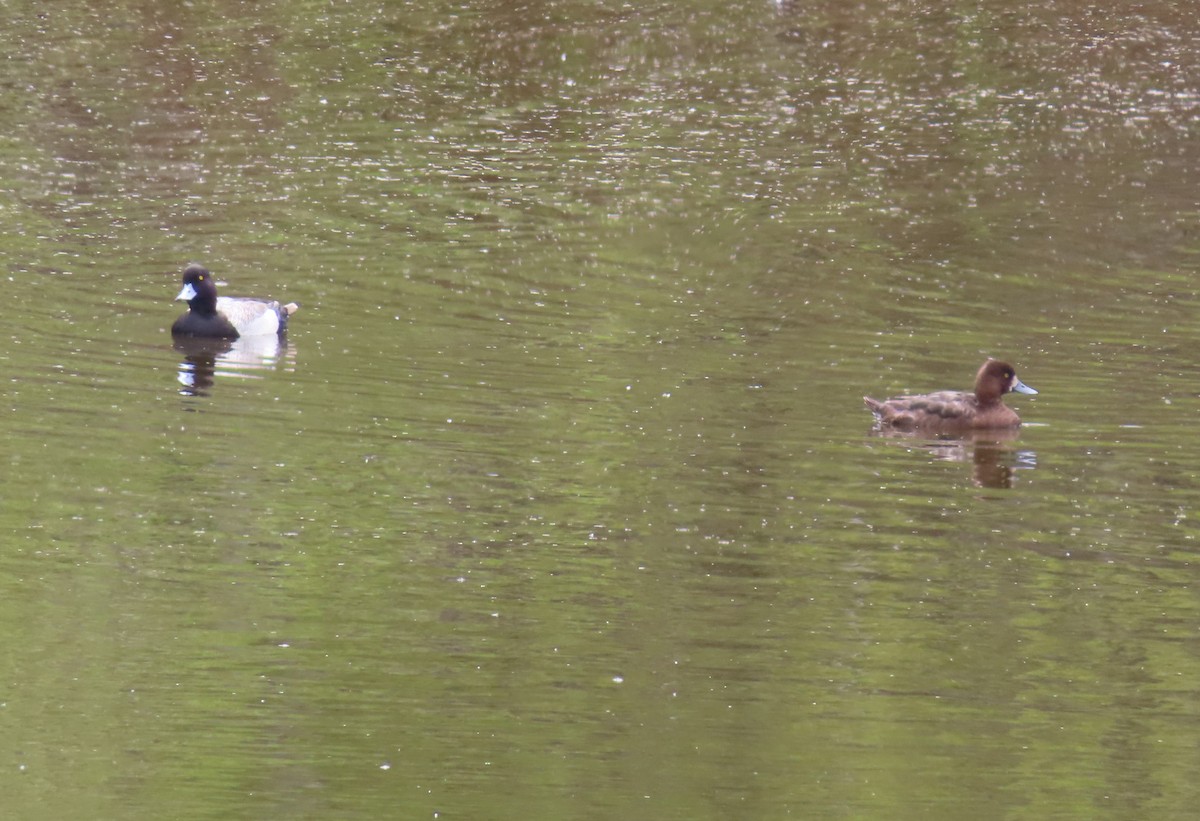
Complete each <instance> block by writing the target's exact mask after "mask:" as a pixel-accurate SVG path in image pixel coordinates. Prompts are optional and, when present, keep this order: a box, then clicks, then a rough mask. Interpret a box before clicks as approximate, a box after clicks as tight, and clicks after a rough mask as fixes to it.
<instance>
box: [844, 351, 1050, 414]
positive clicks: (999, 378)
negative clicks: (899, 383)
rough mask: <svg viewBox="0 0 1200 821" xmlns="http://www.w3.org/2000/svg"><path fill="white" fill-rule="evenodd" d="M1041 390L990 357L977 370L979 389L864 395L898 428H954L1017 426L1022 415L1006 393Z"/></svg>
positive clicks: (1005, 364)
mask: <svg viewBox="0 0 1200 821" xmlns="http://www.w3.org/2000/svg"><path fill="white" fill-rule="evenodd" d="M1010 391H1016V392H1017V393H1030V394H1033V393H1037V391H1035V390H1034V389H1033V388H1031V387H1029V386H1028V385H1026V384H1025V383H1024V382H1022V381H1021V380H1020V379H1017V372H1016V371H1015V370H1013V366H1012V365H1009V364H1008V363H1007V362H1000V361H997V360H995V359H989V360H988V361H987V362H984V363H983V366H982V367H981V368H980V369H979V372H978V373H977V374H975V392H974V393H967V392H965V391H939V392H937V393H928V394H922V395H918V396H897V397H895V398H894V399H887V400H885V401H883V402H880V401H879V400H878V399H872V398H871V397H869V396H864V397H863V401H864V402H866V403H867V407H868V408H870V409H871V412H872V413H874V414H875V418H876V419H877V420H878V421H879V424H880V425H882V426H883V427H888V428H895V429H897V430H923V431H930V432H952V431H965V430H986V429H989V428H992V429H994V428H1015V427H1017V426H1018V425H1020V424H1021V417H1019V416H1017V414H1016V412H1015V411H1014V410H1013V409H1012V408H1010V407H1008V406H1007V405H1005V404H1004V403H1003V402H1001V401H1000V397H1001V396H1003V395H1004V394H1006V393H1008V392H1010Z"/></svg>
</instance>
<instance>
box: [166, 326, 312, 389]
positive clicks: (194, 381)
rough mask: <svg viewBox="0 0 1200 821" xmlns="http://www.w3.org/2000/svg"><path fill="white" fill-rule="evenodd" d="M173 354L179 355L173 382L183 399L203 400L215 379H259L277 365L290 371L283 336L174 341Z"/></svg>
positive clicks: (179, 338) (290, 360) (292, 357)
mask: <svg viewBox="0 0 1200 821" xmlns="http://www.w3.org/2000/svg"><path fill="white" fill-rule="evenodd" d="M174 345H175V350H177V351H179V352H180V353H181V354H183V361H182V362H180V363H179V371H178V373H177V378H178V379H179V384H180V385H181V386H182V387H181V388H180V389H179V392H180V393H181V394H183V395H184V396H207V395H208V391H209V389H210V388H212V386H213V383H214V382H215V381H216V378H217V377H218V376H221V377H226V378H233V379H261V378H262V377H263V374H264V372H265V371H271V370H275V369H276V368H277V367H278V366H279V365H280V363H283V364H284V365H285V366H287V367H290V366H291V365H292V364H293V363H294V360H295V351H294V350H293V349H292V348H289V347H288V344H287V337H286V336H282V335H281V336H276V335H275V334H260V335H257V336H242V337H238V338H237V339H220V338H206V337H191V336H177V337H174Z"/></svg>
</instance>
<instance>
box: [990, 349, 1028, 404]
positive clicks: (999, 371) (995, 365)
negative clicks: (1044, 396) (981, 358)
mask: <svg viewBox="0 0 1200 821" xmlns="http://www.w3.org/2000/svg"><path fill="white" fill-rule="evenodd" d="M1010 391H1016V392H1017V393H1037V391H1035V390H1034V389H1033V388H1031V387H1029V386H1028V385H1026V384H1025V383H1024V382H1022V381H1021V380H1020V379H1017V372H1016V370H1015V369H1014V368H1013V366H1012V365H1010V364H1008V363H1007V362H1001V361H1000V360H998V359H989V360H988V361H987V362H984V363H983V365H982V366H981V367H980V368H979V373H977V374H975V398H976V399H978V400H979V404H980V405H990V404H993V403H995V402H999V401H1000V397H1001V396H1003V395H1004V394H1006V393H1009V392H1010Z"/></svg>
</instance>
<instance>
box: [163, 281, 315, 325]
mask: <svg viewBox="0 0 1200 821" xmlns="http://www.w3.org/2000/svg"><path fill="white" fill-rule="evenodd" d="M175 299H176V300H182V301H184V302H187V304H188V310H187V312H186V313H184V314H183V315H182V316H180V317H179V319H176V320H175V324H174V325H172V326H171V333H172V334H173V335H175V336H206V337H221V338H225V339H237V338H238V337H240V336H259V335H263V334H282V333H284V332H285V331H286V330H287V322H288V317H290V316H291V315H292V314H294V313H296V311H298V310H299V309H300V306H299V305H297V304H296V303H294V302H289V303H288V304H286V305H280V304H279V303H278V302H276V301H274V300H266V299H245V298H241V297H226V296H222V297H219V296H217V285H216V282H215V281H214V280H213V277H212V274H210V273H209V272H208V270H207V269H205V268H204V267H203V266H200V265H196V264H195V263H193V264H191V265H189V266H188V267H187V268H185V269H184V271H183V289H182V290H180V292H179V295H178V296H176V297H175Z"/></svg>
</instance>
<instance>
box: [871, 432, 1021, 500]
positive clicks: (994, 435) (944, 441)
mask: <svg viewBox="0 0 1200 821" xmlns="http://www.w3.org/2000/svg"><path fill="white" fill-rule="evenodd" d="M873 435H875V436H879V437H882V438H884V439H888V440H890V441H893V442H897V443H903V444H905V445H908V446H911V447H913V448H919V449H920V450H923V451H926V452H928V453H929V454H930V455H931V456H933V458H934V459H937V460H939V461H944V462H969V463H970V464H971V466H972V469H971V483H972V484H974V485H975V486H976V487H990V488H1008V487H1012V486H1013V484H1014V483H1015V482H1016V472H1017V470H1019V469H1029V468H1033V467H1035V466H1036V465H1037V455H1036V454H1035V453H1034V452H1033V451H1016V450H1014V449H1013V448H1012V443H1013V442H1015V441H1016V440H1017V438H1018V437H1019V436H1020V435H1021V430H1020V428H990V429H979V430H964V431H960V432H958V433H957V434H949V433H941V434H927V433H925V432H923V431H911V430H908V431H906V430H898V429H896V428H880V429H878V430H876V431H874V433H873Z"/></svg>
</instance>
